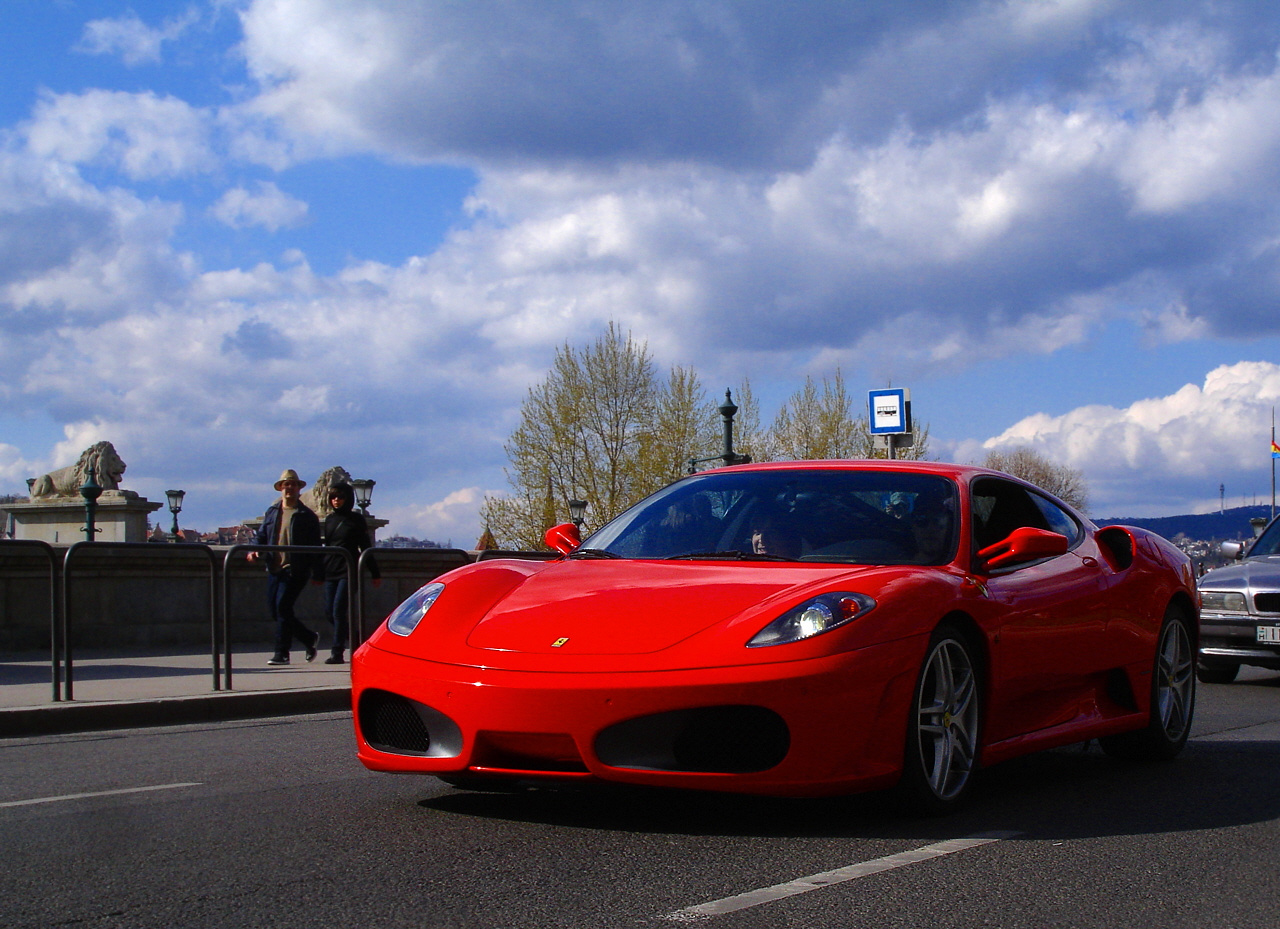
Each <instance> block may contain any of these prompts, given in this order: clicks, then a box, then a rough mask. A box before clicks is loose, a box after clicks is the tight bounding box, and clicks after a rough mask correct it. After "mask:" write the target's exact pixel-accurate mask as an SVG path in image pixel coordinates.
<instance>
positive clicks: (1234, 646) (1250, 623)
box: [1200, 612, 1280, 670]
mask: <svg viewBox="0 0 1280 929" xmlns="http://www.w3.org/2000/svg"><path fill="white" fill-rule="evenodd" d="M1264 626H1274V627H1280V615H1275V616H1262V615H1258V614H1253V613H1250V614H1242V613H1209V612H1202V613H1201V614H1200V663H1201V664H1202V665H1205V666H1210V667H1211V666H1213V665H1230V664H1247V665H1254V666H1256V667H1260V668H1269V669H1272V670H1280V642H1259V641H1258V628H1259V627H1264Z"/></svg>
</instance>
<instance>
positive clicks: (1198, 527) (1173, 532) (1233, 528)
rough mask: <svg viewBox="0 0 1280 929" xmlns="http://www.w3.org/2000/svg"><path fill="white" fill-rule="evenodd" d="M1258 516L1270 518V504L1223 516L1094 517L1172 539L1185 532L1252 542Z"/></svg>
mask: <svg viewBox="0 0 1280 929" xmlns="http://www.w3.org/2000/svg"><path fill="white" fill-rule="evenodd" d="M1255 516H1261V517H1262V518H1263V519H1268V518H1270V516H1271V506H1270V504H1266V505H1262V506H1238V507H1235V508H1234V509H1230V510H1224V511H1223V512H1221V513H1201V514H1199V515H1198V516H1161V517H1159V518H1154V519H1152V518H1147V519H1144V518H1141V517H1125V516H1119V517H1107V518H1105V519H1099V518H1093V517H1091V518H1093V521H1094V522H1095V523H1097V524H1098V525H1099V526H1117V525H1118V526H1137V527H1138V528H1140V529H1149V530H1151V531H1152V532H1155V533H1158V534H1160V535H1162V536H1164V537H1165V538H1166V539H1172V538H1174V537H1175V536H1177V535H1178V534H1179V533H1182V534H1183V535H1185V536H1186V537H1187V538H1189V539H1198V540H1201V541H1206V542H1220V541H1222V540H1223V539H1248V538H1252V536H1253V529H1252V527H1250V525H1249V520H1250V519H1252V518H1253V517H1255Z"/></svg>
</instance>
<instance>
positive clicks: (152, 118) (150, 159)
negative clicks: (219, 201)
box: [24, 90, 218, 180]
mask: <svg viewBox="0 0 1280 929" xmlns="http://www.w3.org/2000/svg"><path fill="white" fill-rule="evenodd" d="M210 131H211V120H210V116H209V114H208V113H206V112H203V111H201V110H199V109H197V108H195V107H192V106H191V105H189V104H188V103H186V102H184V101H182V100H179V99H177V98H176V97H171V96H160V95H157V94H154V93H150V92H147V93H124V92H122V91H107V90H89V91H86V92H84V93H81V94H58V95H52V94H47V93H46V94H44V95H43V96H42V97H41V98H40V101H39V102H38V103H37V104H36V108H35V113H34V115H33V117H32V119H31V121H30V122H29V123H28V124H27V125H26V126H25V127H24V134H25V136H26V144H27V148H28V150H29V151H30V152H31V153H32V154H34V155H36V156H39V157H42V158H47V159H51V160H57V161H61V162H65V163H67V164H94V163H105V164H109V165H111V166H113V167H116V168H118V169H119V170H120V171H122V172H123V173H124V174H125V175H127V176H128V177H130V178H132V179H134V180H144V179H151V178H168V177H178V176H182V175H189V174H195V173H201V172H205V171H209V170H212V169H213V168H215V167H216V166H217V164H218V159H217V156H216V155H215V154H214V152H213V150H212V147H211V145H212V139H211V136H210Z"/></svg>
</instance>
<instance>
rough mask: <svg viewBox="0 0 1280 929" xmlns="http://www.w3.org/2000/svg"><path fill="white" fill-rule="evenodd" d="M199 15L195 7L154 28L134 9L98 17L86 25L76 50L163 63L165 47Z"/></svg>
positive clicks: (132, 63)
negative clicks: (111, 15)
mask: <svg viewBox="0 0 1280 929" xmlns="http://www.w3.org/2000/svg"><path fill="white" fill-rule="evenodd" d="M198 18H199V14H198V13H197V12H196V9H195V7H189V8H188V9H187V11H186V12H185V13H183V14H182V15H180V16H177V17H173V18H171V19H167V20H165V22H164V25H162V26H161V27H160V28H158V29H153V28H151V27H150V26H148V25H146V24H145V23H144V22H142V20H140V19H139V18H138V15H137V14H136V13H134V12H133V11H132V10H130V11H129V12H128V13H126V14H125V15H124V16H121V17H117V18H116V19H95V20H92V21H91V22H89V23H86V24H85V27H84V34H83V35H82V36H81V37H80V42H79V43H78V44H77V46H76V50H77V51H80V52H84V53H86V54H90V55H113V54H118V55H119V56H120V57H121V59H122V60H123V61H124V63H125V64H127V65H129V66H130V67H134V66H136V65H140V64H159V63H160V57H161V52H160V50H161V47H162V46H163V44H164V43H165V42H172V41H174V40H176V39H178V38H179V37H180V36H181V35H182V34H183V33H184V32H185V31H186V30H187V29H188V28H189V27H190V26H191V25H192V24H194V23H195V22H196V21H197V19H198Z"/></svg>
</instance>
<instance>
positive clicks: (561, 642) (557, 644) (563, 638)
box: [551, 636, 569, 648]
mask: <svg viewBox="0 0 1280 929" xmlns="http://www.w3.org/2000/svg"><path fill="white" fill-rule="evenodd" d="M568 641H569V637H568V636H561V637H560V638H558V639H556V640H555V641H554V642H552V643H551V647H552V648H559V647H560V646H562V645H564V643H566V642H568Z"/></svg>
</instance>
